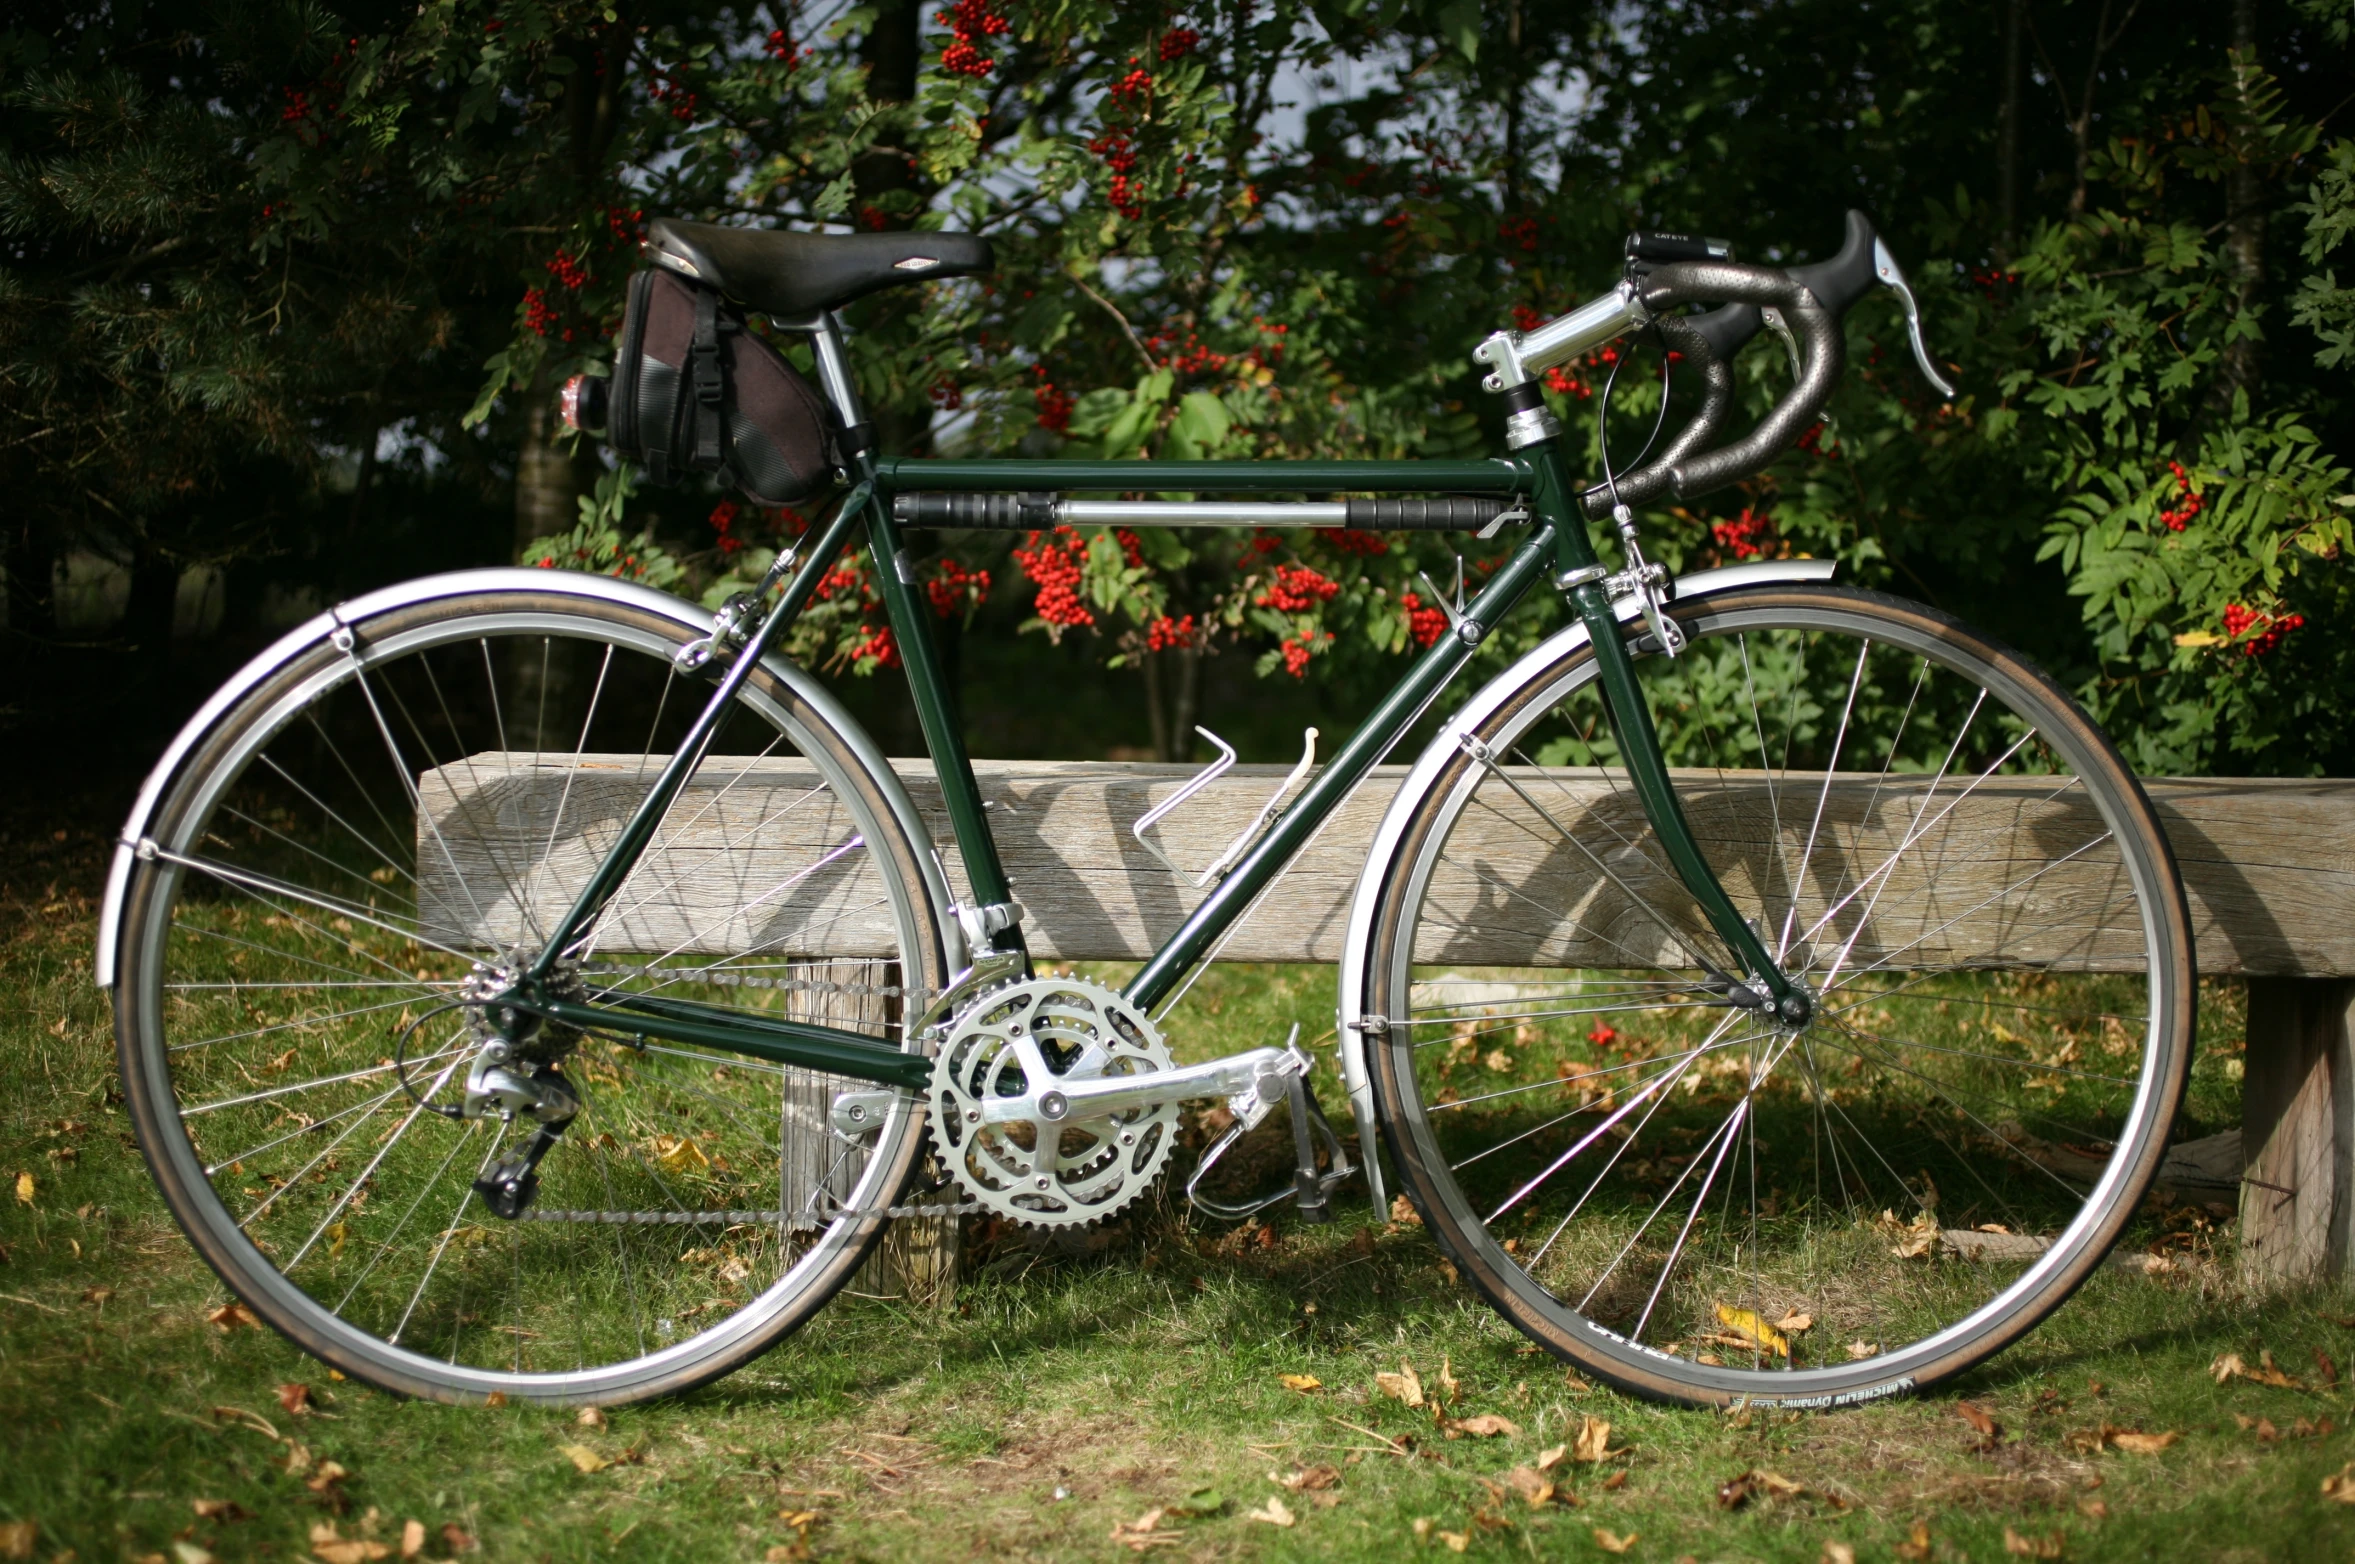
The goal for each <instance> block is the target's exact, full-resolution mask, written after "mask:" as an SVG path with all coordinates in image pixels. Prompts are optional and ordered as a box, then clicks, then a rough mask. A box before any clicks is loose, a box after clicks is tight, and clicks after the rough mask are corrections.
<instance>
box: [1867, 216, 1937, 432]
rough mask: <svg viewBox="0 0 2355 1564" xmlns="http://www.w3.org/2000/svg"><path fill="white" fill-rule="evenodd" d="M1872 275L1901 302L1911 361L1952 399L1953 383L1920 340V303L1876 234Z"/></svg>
mask: <svg viewBox="0 0 2355 1564" xmlns="http://www.w3.org/2000/svg"><path fill="white" fill-rule="evenodd" d="M1873 275H1874V276H1876V277H1878V278H1880V279H1881V282H1882V284H1883V285H1884V286H1886V287H1888V288H1890V289H1893V290H1894V291H1895V292H1896V294H1897V300H1898V302H1899V303H1901V304H1903V305H1904V306H1905V332H1906V335H1907V336H1908V337H1910V338H1911V339H1912V340H1913V361H1914V362H1915V363H1917V364H1919V365H1921V366H1922V378H1924V379H1925V380H1927V381H1929V382H1930V384H1932V385H1934V386H1936V387H1937V388H1938V394H1939V395H1941V396H1943V397H1945V398H1946V400H1947V401H1949V402H1951V401H1953V400H1954V387H1952V386H1950V385H1948V384H1947V383H1946V377H1945V376H1944V375H1941V374H1940V373H1938V368H1937V366H1936V365H1934V364H1932V363H1931V362H1930V349H1929V347H1928V346H1927V345H1926V344H1925V343H1923V341H1922V309H1921V306H1920V305H1918V304H1916V303H1915V302H1914V298H1913V289H1911V288H1909V287H1907V286H1906V285H1905V273H1904V272H1902V271H1900V270H1899V269H1898V266H1897V257H1896V256H1894V255H1891V254H1890V253H1889V247H1888V245H1886V244H1884V243H1882V242H1881V240H1880V238H1879V237H1878V236H1875V238H1874V239H1873Z"/></svg>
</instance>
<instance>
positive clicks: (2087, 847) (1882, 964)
mask: <svg viewBox="0 0 2355 1564" xmlns="http://www.w3.org/2000/svg"><path fill="white" fill-rule="evenodd" d="M2109 839H2110V833H2109V832H2107V831H2104V832H2103V833H2102V834H2101V835H2099V836H2097V837H2095V838H2094V839H2093V840H2092V841H2090V842H2087V843H2085V844H2084V845H2083V846H2081V847H2078V848H2075V849H2073V850H2072V851H2071V852H2070V853H2069V854H2068V855H2067V856H2066V857H2062V858H2055V859H2054V860H2053V861H2052V862H2050V863H2048V864H2046V865H2044V866H2043V867H2042V868H2040V869H2038V870H2037V871H2036V872H2035V873H2033V874H2024V875H2022V876H2020V878H2018V879H2017V880H2014V881H2013V882H2012V883H2011V884H2009V885H2006V886H2004V887H2002V888H2001V889H2000V890H1997V891H1994V892H1992V893H1990V894H1989V895H1988V897H1987V899H1986V900H1985V901H1981V902H1978V903H1976V904H1974V905H1972V906H1969V907H1965V908H1964V909H1963V910H1962V911H1960V912H1958V913H1956V914H1955V915H1954V916H1953V917H1951V918H1948V919H1947V920H1946V921H1945V922H1944V923H1941V924H1939V925H1938V926H1937V927H1936V928H1934V929H1926V930H1924V931H1923V932H1922V933H1920V934H1917V935H1915V936H1914V937H1913V938H1912V939H1909V940H1907V941H1906V942H1905V943H1904V944H1902V945H1900V946H1898V947H1897V948H1896V949H1895V950H1892V951H1888V952H1886V953H1884V954H1883V955H1882V957H1881V959H1880V960H1878V961H1876V962H1874V963H1873V964H1872V965H1870V966H1866V967H1858V968H1857V969H1856V970H1855V971H1854V972H1851V973H1850V974H1849V975H1848V977H1849V981H1850V982H1854V981H1855V980H1856V979H1858V978H1860V977H1864V976H1866V975H1867V974H1869V973H1874V972H1879V971H1881V970H1883V969H1884V968H1886V967H1887V966H1888V965H1889V963H1890V962H1892V961H1895V960H1896V959H1897V958H1898V957H1899V956H1902V955H1904V954H1905V953H1906V952H1907V951H1909V950H1911V949H1913V948H1914V947H1915V946H1917V945H1919V944H1921V943H1922V942H1923V941H1924V940H1926V939H1929V938H1931V937H1932V936H1933V935H1938V934H1943V933H1945V932H1946V931H1947V930H1948V929H1951V928H1953V927H1954V926H1955V925H1956V924H1958V923H1960V922H1962V920H1963V919H1965V918H1967V917H1969V916H1970V915H1971V914H1972V913H1974V912H1978V911H1980V910H1982V909H1984V908H1986V907H1988V906H1990V905H1992V904H1993V903H1994V902H1995V900H1996V898H1997V897H2001V896H2008V895H2010V894H2011V893H2012V892H2014V891H2016V890H2018V889H2019V888H2020V887H2021V886H2023V885H2030V884H2033V883H2034V882H2036V881H2037V880H2040V879H2042V878H2044V876H2046V875H2048V874H2050V873H2052V871H2053V870H2055V869H2058V868H2060V867H2061V866H2062V865H2063V864H2066V863H2070V862H2073V861H2074V860H2075V859H2076V858H2077V857H2078V856H2079V855H2080V854H2082V853H2089V852H2091V851H2093V850H2094V849H2095V848H2096V847H2099V846H2101V844H2102V843H2104V842H2106V841H2108V840H2109ZM1850 943H1851V944H1853V943H1854V936H1850ZM1845 954H1846V951H1845V950H1843V951H1842V955H1843V956H1845ZM1838 978H1839V974H1838V973H1837V972H1836V971H1835V972H1834V973H1833V975H1832V976H1831V977H1830V978H1829V979H1826V980H1825V983H1824V991H1825V992H1827V993H1828V992H1830V991H1831V989H1832V985H1833V983H1835V982H1837V981H1838Z"/></svg>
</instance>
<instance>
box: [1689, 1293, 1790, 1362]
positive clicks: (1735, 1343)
mask: <svg viewBox="0 0 2355 1564" xmlns="http://www.w3.org/2000/svg"><path fill="white" fill-rule="evenodd" d="M1717 1323H1718V1324H1720V1325H1723V1326H1724V1327H1725V1328H1726V1329H1727V1330H1728V1331H1730V1332H1732V1334H1731V1335H1730V1336H1712V1337H1710V1338H1709V1339H1710V1340H1711V1341H1713V1342H1715V1343H1717V1345H1719V1346H1721V1347H1751V1348H1755V1349H1757V1350H1759V1351H1763V1352H1771V1353H1773V1354H1774V1355H1775V1356H1776V1357H1778V1358H1787V1357H1789V1356H1790V1355H1791V1340H1790V1338H1789V1337H1788V1336H1785V1335H1784V1334H1783V1333H1782V1332H1781V1331H1779V1330H1777V1329H1775V1328H1774V1327H1773V1326H1772V1325H1769V1324H1767V1323H1766V1321H1765V1320H1763V1319H1761V1318H1760V1317H1759V1315H1758V1313H1757V1311H1755V1310H1753V1309H1736V1308H1733V1307H1731V1306H1729V1305H1727V1304H1722V1303H1721V1304H1719V1305H1717ZM1808 1323H1809V1324H1810V1325H1812V1324H1814V1323H1815V1322H1814V1321H1813V1320H1810V1321H1808Z"/></svg>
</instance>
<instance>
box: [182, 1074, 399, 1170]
mask: <svg viewBox="0 0 2355 1564" xmlns="http://www.w3.org/2000/svg"><path fill="white" fill-rule="evenodd" d="M400 1094H401V1088H400V1087H399V1086H394V1087H392V1088H391V1089H390V1090H388V1091H385V1092H382V1093H380V1094H378V1095H377V1096H374V1097H363V1098H362V1099H360V1100H359V1101H358V1102H355V1103H353V1104H352V1105H351V1106H350V1107H348V1108H338V1109H336V1110H335V1111H334V1112H333V1113H330V1114H328V1115H326V1116H325V1117H323V1118H317V1119H310V1120H307V1121H305V1122H304V1123H301V1124H298V1125H296V1126H295V1127H294V1128H293V1129H290V1130H288V1131H287V1132H286V1133H285V1134H283V1135H280V1136H277V1137H275V1138H274V1139H271V1140H266V1141H263V1142H262V1143H261V1144H260V1145H258V1146H249V1147H247V1148H246V1149H245V1150H243V1151H240V1152H235V1153H232V1154H231V1155H229V1156H226V1157H223V1158H221V1159H220V1160H218V1161H216V1162H212V1163H208V1164H206V1166H205V1170H204V1176H205V1177H206V1178H211V1177H212V1176H213V1175H214V1174H216V1173H218V1172H220V1171H221V1169H223V1168H226V1167H234V1166H235V1165H236V1164H238V1163H240V1162H243V1161H245V1160H246V1159H247V1158H248V1157H258V1156H260V1155H261V1154H262V1153H263V1152H265V1151H275V1150H277V1149H278V1148H279V1147H280V1146H283V1145H285V1144H286V1143H287V1142H288V1141H290V1140H300V1139H302V1138H303V1137H304V1136H305V1135H308V1134H310V1133H312V1132H313V1131H314V1130H321V1129H325V1128H326V1127H327V1126H328V1125H330V1124H333V1123H335V1122H336V1121H337V1120H338V1119H348V1118H350V1117H351V1116H352V1115H353V1114H355V1113H367V1112H370V1111H371V1110H373V1109H375V1108H376V1107H377V1106H378V1105H380V1104H382V1103H386V1102H390V1101H391V1100H392V1099H393V1098H395V1097H398V1096H399V1095H400ZM297 1117H300V1115H297ZM271 1122H272V1123H276V1122H277V1121H276V1120H272V1121H271Z"/></svg>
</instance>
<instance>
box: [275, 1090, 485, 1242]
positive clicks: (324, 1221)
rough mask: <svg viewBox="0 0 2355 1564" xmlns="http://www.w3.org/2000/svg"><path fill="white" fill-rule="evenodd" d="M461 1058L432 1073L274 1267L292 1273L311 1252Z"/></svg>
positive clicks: (382, 1162) (404, 1133)
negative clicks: (381, 1141)
mask: <svg viewBox="0 0 2355 1564" xmlns="http://www.w3.org/2000/svg"><path fill="white" fill-rule="evenodd" d="M461 1062H462V1061H460V1060H457V1059H453V1060H451V1061H450V1062H449V1063H448V1064H446V1065H444V1066H442V1073H441V1074H439V1075H437V1076H435V1077H434V1080H433V1084H432V1085H431V1086H429V1087H427V1088H426V1089H425V1090H424V1091H423V1092H421V1093H419V1094H418V1097H417V1100H416V1102H414V1103H413V1104H411V1105H410V1108H409V1116H408V1117H407V1118H405V1119H403V1120H401V1122H400V1123H399V1124H398V1125H396V1126H394V1128H393V1132H392V1134H390V1135H388V1136H386V1137H385V1141H384V1144H383V1145H381V1146H379V1147H377V1148H376V1155H375V1156H373V1157H370V1158H369V1159H368V1165H367V1166H366V1167H364V1168H362V1169H361V1170H360V1171H359V1173H358V1174H357V1175H356V1176H355V1177H354V1178H353V1179H352V1182H351V1187H350V1188H348V1189H346V1190H345V1191H344V1192H343V1195H342V1197H341V1198H339V1199H338V1200H337V1201H336V1202H335V1204H334V1205H332V1206H329V1207H328V1208H327V1214H326V1215H325V1216H323V1217H321V1218H319V1224H318V1225H317V1226H316V1227H314V1228H312V1229H311V1236H310V1237H308V1238H306V1239H304V1240H303V1244H302V1247H301V1248H300V1249H297V1250H296V1251H295V1252H294V1258H292V1259H290V1260H288V1261H287V1262H286V1263H285V1264H284V1265H282V1266H280V1267H279V1268H278V1269H279V1270H280V1271H282V1272H286V1273H292V1271H293V1270H294V1268H295V1267H296V1266H298V1265H300V1264H302V1263H303V1256H304V1255H307V1254H309V1253H310V1252H311V1246H312V1245H313V1244H315V1243H317V1242H318V1241H319V1235H320V1234H322V1233H324V1232H326V1231H327V1228H328V1226H329V1224H330V1223H332V1222H334V1220H335V1219H336V1218H337V1217H338V1216H341V1215H342V1214H343V1212H344V1209H345V1208H346V1207H347V1206H349V1205H350V1204H351V1203H352V1197H353V1196H355V1195H357V1194H359V1192H360V1190H361V1187H362V1186H363V1185H365V1184H366V1183H367V1182H368V1180H369V1179H371V1178H373V1177H374V1176H375V1174H376V1170H377V1169H378V1168H380V1167H382V1166H383V1165H384V1159H385V1158H387V1157H389V1156H391V1155H392V1151H393V1148H394V1147H395V1146H398V1145H399V1144H400V1143H401V1142H402V1141H403V1140H404V1139H406V1138H407V1136H408V1134H409V1126H410V1125H412V1124H415V1123H416V1122H417V1120H418V1118H419V1117H420V1116H421V1115H423V1114H424V1112H425V1105H426V1103H427V1102H429V1101H431V1100H432V1098H433V1094H434V1093H435V1092H438V1091H440V1090H441V1089H442V1088H443V1087H444V1086H446V1085H448V1084H449V1080H450V1076H451V1075H452V1074H453V1073H454V1072H455V1071H456V1070H457V1068H458V1066H459V1064H460V1063H461ZM435 1117H437V1118H438V1117H440V1115H438V1114H437V1115H435Z"/></svg>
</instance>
